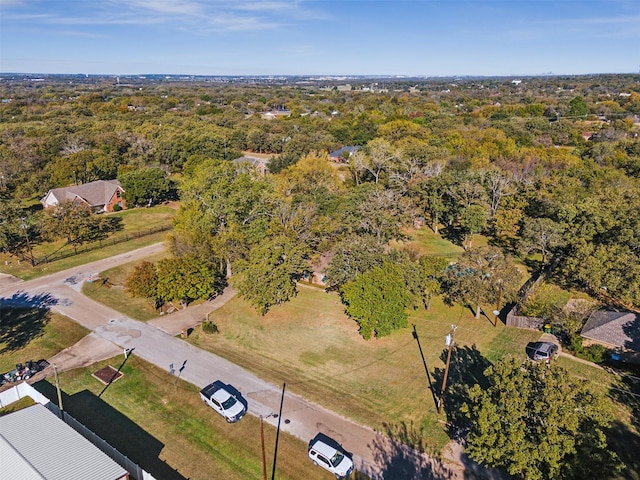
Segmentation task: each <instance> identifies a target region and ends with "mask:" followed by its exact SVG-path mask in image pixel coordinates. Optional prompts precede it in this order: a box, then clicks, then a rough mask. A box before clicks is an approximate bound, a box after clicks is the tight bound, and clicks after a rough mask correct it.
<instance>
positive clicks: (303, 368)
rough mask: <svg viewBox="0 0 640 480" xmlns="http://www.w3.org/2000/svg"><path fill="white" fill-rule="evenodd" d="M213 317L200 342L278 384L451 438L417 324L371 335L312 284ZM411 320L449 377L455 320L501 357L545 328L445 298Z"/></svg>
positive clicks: (195, 337)
mask: <svg viewBox="0 0 640 480" xmlns="http://www.w3.org/2000/svg"><path fill="white" fill-rule="evenodd" d="M209 320H211V321H212V322H214V323H215V324H216V325H217V326H218V328H219V329H220V333H218V334H206V333H202V332H201V331H200V330H196V332H194V334H192V335H191V337H190V341H191V342H193V343H194V344H195V345H197V346H199V347H200V348H203V349H206V350H209V351H212V352H214V353H217V354H219V355H221V356H223V357H225V358H228V359H230V360H231V361H233V362H235V363H237V364H239V365H242V366H243V367H245V368H247V369H249V370H251V371H253V372H255V373H256V374H257V375H259V376H261V377H263V378H265V379H268V380H270V381H272V382H273V383H276V384H280V383H283V382H286V384H287V387H288V388H290V389H291V390H292V391H295V392H296V393H299V394H301V395H303V396H304V397H306V398H308V399H310V400H313V401H316V402H318V403H321V404H322V405H324V406H326V407H328V408H330V409H333V410H335V411H337V412H340V413H342V414H343V415H345V416H348V417H350V418H353V419H355V420H357V421H360V422H362V423H364V424H367V425H370V426H372V427H374V428H377V429H380V430H384V428H385V427H384V425H385V424H386V425H399V424H402V423H404V424H413V425H417V426H420V427H421V428H424V430H425V432H426V433H427V434H428V439H427V440H426V443H427V446H428V448H429V449H430V450H431V451H439V450H440V449H441V448H442V447H443V446H444V444H445V443H446V442H447V441H448V436H447V435H446V432H445V431H444V428H443V426H442V424H441V420H442V416H438V415H437V413H436V407H435V404H434V401H433V396H432V394H431V391H430V390H429V378H428V377H427V373H426V371H425V367H424V364H423V362H422V357H421V354H420V349H419V347H418V343H417V341H416V339H415V338H414V337H413V330H412V329H411V328H406V329H404V330H401V331H398V332H396V333H395V334H393V335H391V336H390V337H386V338H382V339H374V340H371V341H366V340H363V339H362V337H361V336H360V335H359V334H358V327H357V324H356V323H355V322H354V321H352V320H350V319H349V318H348V317H347V316H346V315H345V314H344V311H343V306H342V304H341V303H340V299H339V297H338V295H336V294H332V293H325V292H324V291H322V290H319V289H315V288H308V287H307V288H301V289H300V293H299V295H298V297H297V298H296V299H294V300H293V301H292V302H289V303H287V304H285V305H282V306H279V307H277V308H274V309H272V310H271V311H270V312H269V313H267V314H266V315H265V316H262V317H261V316H260V315H258V314H257V313H256V312H255V311H254V310H253V309H252V308H251V307H250V306H249V305H248V304H247V303H246V302H245V301H244V300H242V299H241V298H234V299H233V300H232V301H231V302H229V303H228V304H227V305H225V306H224V307H222V308H221V309H219V310H217V311H215V312H213V313H212V314H211V315H210V317H209ZM410 322H411V323H412V324H415V327H416V332H417V333H418V337H419V339H420V345H421V347H422V351H423V354H424V357H425V362H426V365H427V368H428V370H429V375H430V377H431V380H432V381H433V382H436V379H438V378H441V377H442V370H443V368H444V358H445V357H444V355H445V345H444V338H445V335H446V334H447V333H448V332H449V329H450V327H451V324H452V323H455V324H457V325H459V328H458V330H457V332H456V341H457V343H458V344H459V345H460V346H465V345H466V346H469V347H471V346H472V345H477V347H478V349H480V351H481V352H482V353H483V354H485V351H486V352H487V354H490V355H491V358H492V359H493V358H498V357H500V356H502V355H504V354H506V353H512V354H523V352H524V346H525V345H526V343H527V342H529V341H531V340H533V339H537V338H539V337H540V333H539V332H528V331H523V330H517V329H512V328H507V327H504V326H501V325H500V326H498V327H493V326H492V324H491V323H490V322H489V321H488V320H487V319H486V318H484V319H483V320H475V319H473V316H472V314H471V312H470V311H469V310H467V309H463V308H461V307H446V306H445V305H443V304H442V303H441V302H439V301H435V302H434V305H433V308H432V310H431V311H429V312H427V311H425V310H418V311H416V312H414V314H413V315H412V316H411V318H410ZM455 361H456V360H455V358H454V359H453V362H455Z"/></svg>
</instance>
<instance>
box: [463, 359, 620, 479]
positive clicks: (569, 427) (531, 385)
mask: <svg viewBox="0 0 640 480" xmlns="http://www.w3.org/2000/svg"><path fill="white" fill-rule="evenodd" d="M485 375H486V376H487V379H488V385H489V386H488V388H482V387H480V385H475V386H474V387H472V388H471V391H470V392H469V402H468V403H467V404H465V405H464V406H463V412H464V413H465V414H466V416H467V417H468V419H469V421H470V423H471V432H470V434H469V436H468V438H467V442H468V444H467V449H466V450H467V452H468V453H469V455H470V456H471V458H473V459H474V460H476V461H478V462H483V463H486V464H487V465H490V466H493V467H498V468H504V469H506V470H507V471H508V472H509V473H510V474H511V475H516V476H518V477H522V478H527V479H531V480H536V479H539V480H543V479H547V478H558V479H560V478H565V479H576V480H577V479H581V478H612V477H615V472H616V471H619V469H620V467H621V465H619V463H618V461H617V459H616V456H615V454H614V453H613V452H611V451H610V450H609V449H608V448H607V439H606V436H605V431H606V428H607V426H608V425H609V423H610V422H611V420H612V412H611V409H610V405H609V403H608V402H607V399H606V397H605V396H604V395H602V394H601V393H598V392H597V391H596V390H594V389H593V388H591V387H590V386H589V384H588V382H587V381H586V380H574V379H573V377H571V376H570V375H568V374H567V372H566V371H565V370H564V369H563V368H562V367H560V366H558V365H556V364H555V363H551V364H545V363H538V364H534V363H532V362H527V363H525V364H521V363H520V362H518V361H516V360H515V359H513V358H507V359H505V360H503V361H499V362H498V363H496V364H495V365H493V366H491V367H489V368H488V369H487V371H486V372H485Z"/></svg>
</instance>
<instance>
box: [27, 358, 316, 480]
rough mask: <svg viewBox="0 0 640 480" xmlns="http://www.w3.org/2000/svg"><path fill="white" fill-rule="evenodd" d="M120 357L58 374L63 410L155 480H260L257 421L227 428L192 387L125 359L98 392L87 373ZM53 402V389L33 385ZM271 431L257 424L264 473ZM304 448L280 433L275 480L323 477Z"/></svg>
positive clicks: (272, 439) (269, 461)
mask: <svg viewBox="0 0 640 480" xmlns="http://www.w3.org/2000/svg"><path fill="white" fill-rule="evenodd" d="M121 363H122V357H121V356H120V357H118V358H114V359H112V360H111V361H105V362H101V363H98V364H95V365H93V366H91V367H89V368H82V369H77V370H73V371H69V372H64V373H62V374H61V375H60V385H61V388H62V390H63V392H64V394H63V400H62V402H63V406H64V409H65V410H66V411H67V412H69V414H71V415H72V416H73V417H75V418H76V419H78V420H80V421H81V422H82V423H83V424H85V425H86V426H87V427H89V428H90V429H91V430H92V431H94V432H95V433H97V434H98V435H100V436H101V437H102V438H104V439H105V440H107V441H108V442H109V443H110V444H111V445H112V446H114V447H116V448H117V449H118V450H119V451H120V452H122V453H124V454H125V455H127V456H128V457H129V458H131V459H132V460H133V461H134V462H136V463H138V464H139V465H140V466H141V467H142V468H144V469H145V470H147V471H148V472H150V473H151V474H152V475H154V476H155V478H158V479H162V480H186V479H190V480H209V479H211V478H220V479H225V480H250V479H256V480H258V479H261V478H262V455H261V443H260V421H259V419H257V418H255V417H252V416H250V415H247V416H246V417H245V418H243V419H242V420H241V421H240V422H238V423H234V424H228V423H227V422H226V421H225V420H224V419H223V418H222V417H221V416H220V415H218V414H216V413H215V412H214V411H213V410H211V408H209V407H207V406H205V405H204V404H203V403H202V401H201V400H200V397H199V395H198V389H197V388H196V387H194V386H193V385H190V384H188V383H184V382H182V381H179V382H178V383H177V384H176V385H175V386H174V378H175V377H172V376H170V375H169V374H168V373H167V372H166V371H163V370H160V369H158V368H156V367H154V366H153V365H150V364H148V363H146V362H144V361H143V360H141V359H139V358H137V357H136V356H134V355H132V356H130V357H129V359H128V360H127V362H126V363H125V365H124V366H122V369H121V372H123V373H124V376H123V377H122V378H121V379H119V380H117V381H116V382H114V383H112V384H111V385H109V386H108V387H107V388H105V385H104V384H102V383H100V382H99V381H98V380H96V379H95V378H93V377H92V376H91V374H92V373H93V372H95V371H97V370H99V369H100V368H102V367H104V366H106V365H112V366H113V367H115V368H116V369H117V368H119V367H120V366H121ZM35 386H36V388H38V389H39V390H41V391H43V392H44V393H45V394H46V395H47V396H48V397H49V398H52V399H56V398H57V397H56V393H55V387H54V386H53V385H52V384H50V383H48V382H46V381H42V382H39V383H38V384H36V385H35ZM275 435H276V429H275V428H274V427H272V426H270V425H268V424H266V423H265V424H264V436H265V451H266V458H267V461H266V464H267V472H268V473H269V474H270V473H271V472H272V468H273V452H274V447H275ZM306 447H307V446H306V444H305V443H304V442H302V441H300V440H297V439H295V438H294V437H291V436H290V435H288V434H286V433H284V432H281V433H280V437H279V441H278V456H277V460H276V472H277V478H279V479H283V480H284V479H291V480H298V479H301V478H304V479H309V480H316V479H317V480H320V479H326V478H328V474H327V473H326V472H325V471H323V470H322V469H320V468H318V467H315V466H314V465H313V464H312V462H311V461H310V460H309V458H308V457H307V450H306Z"/></svg>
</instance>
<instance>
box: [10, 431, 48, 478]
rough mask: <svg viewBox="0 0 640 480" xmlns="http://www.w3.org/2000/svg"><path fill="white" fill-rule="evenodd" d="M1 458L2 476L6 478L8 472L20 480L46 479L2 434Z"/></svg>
mask: <svg viewBox="0 0 640 480" xmlns="http://www.w3.org/2000/svg"><path fill="white" fill-rule="evenodd" d="M0 458H1V459H2V465H1V466H0V475H2V478H5V474H6V475H11V478H19V479H20V480H46V479H45V478H44V477H43V476H42V475H40V474H39V473H38V471H37V470H36V469H35V468H33V466H32V465H31V464H30V463H29V462H28V461H27V460H26V459H25V458H24V457H23V456H22V455H20V452H18V451H17V450H16V449H15V448H13V446H12V445H11V444H10V443H9V441H8V440H7V439H6V438H4V436H2V435H0ZM6 478H9V477H6Z"/></svg>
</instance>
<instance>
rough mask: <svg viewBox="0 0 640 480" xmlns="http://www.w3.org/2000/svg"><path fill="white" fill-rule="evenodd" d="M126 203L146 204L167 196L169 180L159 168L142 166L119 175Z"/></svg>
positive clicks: (169, 186) (169, 187) (169, 188)
mask: <svg viewBox="0 0 640 480" xmlns="http://www.w3.org/2000/svg"><path fill="white" fill-rule="evenodd" d="M119 181H120V184H121V185H122V188H124V198H125V200H126V201H127V204H129V205H131V206H133V205H147V204H152V203H157V202H160V201H162V200H164V199H165V198H167V196H168V194H169V192H170V191H171V182H170V181H169V179H168V178H167V174H166V173H165V171H164V170H162V169H161V168H142V169H138V170H133V171H131V172H129V173H125V174H124V175H122V176H121V177H119Z"/></svg>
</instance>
